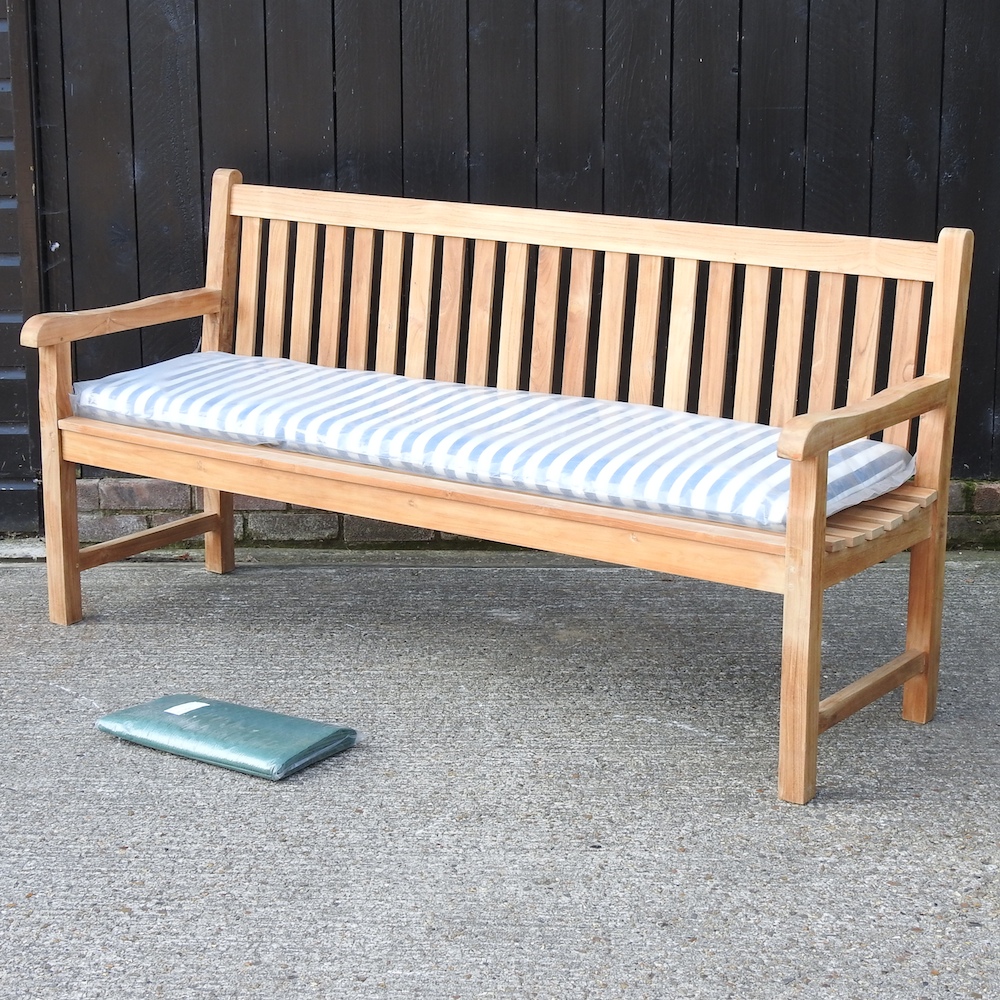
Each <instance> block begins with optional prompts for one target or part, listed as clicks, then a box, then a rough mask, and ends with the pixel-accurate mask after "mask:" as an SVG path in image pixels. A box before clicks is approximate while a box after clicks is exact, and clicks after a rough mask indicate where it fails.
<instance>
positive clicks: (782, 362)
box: [770, 267, 809, 427]
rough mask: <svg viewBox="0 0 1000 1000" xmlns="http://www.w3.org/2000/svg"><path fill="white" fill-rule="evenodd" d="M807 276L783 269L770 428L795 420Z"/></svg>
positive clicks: (793, 269) (804, 273)
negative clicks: (793, 418)
mask: <svg viewBox="0 0 1000 1000" xmlns="http://www.w3.org/2000/svg"><path fill="white" fill-rule="evenodd" d="M808 282H809V272H808V271H799V270H796V269H795V268H790V267H788V268H785V269H784V271H782V273H781V299H780V301H779V303H778V342H777V345H776V347H775V353H774V382H773V383H772V385H771V420H770V422H771V425H772V426H773V427H783V426H784V425H785V423H786V422H787V421H788V420H790V419H791V418H792V417H794V416H795V404H796V401H797V399H798V394H799V372H800V370H801V366H802V328H803V324H804V323H805V317H806V287H807V285H808Z"/></svg>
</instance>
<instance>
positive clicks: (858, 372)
mask: <svg viewBox="0 0 1000 1000" xmlns="http://www.w3.org/2000/svg"><path fill="white" fill-rule="evenodd" d="M971 255H972V234H971V233H970V232H968V231H965V230H954V229H950V230H945V231H943V232H942V233H941V236H940V239H939V240H938V242H937V243H918V242H904V241H896V240H886V239H876V238H865V237H857V236H838V235H826V234H816V233H804V232H784V231H770V230H762V229H749V228H740V227H729V226H719V225H702V224H691V223H678V222H669V221H660V220H652V219H638V218H618V217H611V216H594V215H584V214H576V213H566V212H552V211H543V210H533V209H514V208H501V207H496V206H486V205H467V204H446V203H434V202H428V201H418V200H411V199H398V198H386V197H376V196H367V195H355V194H341V193H334V192H317V191H304V190H291V189H279V188H270V187H264V186H256V185H250V184H244V183H242V178H241V176H240V174H239V173H238V172H237V171H233V170H221V171H218V172H217V173H216V175H215V178H214V182H213V190H212V205H211V215H210V226H209V238H208V256H207V276H206V282H205V287H204V288H199V289H194V290H191V291H182V292H177V293H174V294H167V295H159V296H155V297H152V298H147V299H144V300H142V301H139V302H135V303H130V304H127V305H118V306H112V307H109V308H106V309H93V310H88V311H82V312H75V313H62V314H55V313H52V314H44V315H38V316H35V317H33V318H32V319H30V320H29V321H28V322H27V323H26V324H25V326H24V330H23V335H22V343H23V344H25V345H28V346H31V347H35V348H37V349H38V351H39V364H40V413H41V429H42V447H43V481H44V504H45V529H46V545H47V557H48V579H49V600H50V616H51V618H52V620H53V621H54V622H58V623H64V624H68V623H71V622H75V621H78V620H79V619H80V618H81V617H82V610H81V592H80V573H81V571H82V570H85V569H89V568H91V567H94V566H97V565H100V564H102V563H105V562H108V561H111V560H117V559H122V558H125V557H127V556H129V555H133V554H135V553H138V552H141V551H144V550H147V549H150V548H154V547H157V546H162V545H164V544H167V543H172V542H176V541H179V540H181V539H184V538H188V537H191V536H193V535H198V534H202V533H203V534H204V535H205V549H206V552H205V557H206V563H207V568H208V569H209V570H211V571H213V572H217V573H224V572H227V571H229V570H231V569H232V568H233V565H234V551H233V524H232V516H233V506H232V496H233V494H249V495H253V496H259V497H264V498H269V499H273V500H280V501H285V502H290V503H295V504H300V505H305V506H310V507H317V508H322V509H326V510H332V511H340V512H347V513H354V514H360V515H364V516H367V517H372V518H379V519H382V520H387V521H395V522H398V523H404V524H408V525H415V526H420V527H424V528H433V529H441V530H446V531H449V532H455V533H458V534H460V535H467V536H475V537H479V538H483V539H490V540H495V541H500V542H507V543H513V544H515V545H520V546H529V547H534V548H540V549H545V550H549V551H553V552H560V553H567V554H571V555H577V556H584V557H590V558H594V559H599V560H606V561H609V562H614V563H620V564H625V565H630V566H636V567H643V568H647V569H653V570H659V571H663V572H666V573H676V574H680V575H683V576H690V577H696V578H701V579H706V580H712V581H718V582H723V583H729V584H735V585H737V586H742V587H750V588H756V589H760V590H764V591H771V592H774V593H779V594H782V595H784V618H783V640H782V662H781V704H780V737H779V774H778V784H779V794H780V796H781V798H783V799H785V800H788V801H792V802H801V803H804V802H808V801H809V800H810V799H811V798H812V797H813V795H814V794H815V788H816V751H817V738H818V736H819V734H820V733H821V732H822V731H824V730H826V729H828V728H829V727H831V726H833V725H835V724H836V723H837V722H840V721H841V720H842V719H844V718H846V717H847V716H849V715H851V714H852V713H854V712H856V711H857V710H858V709H860V708H862V707H863V706H865V705H867V704H869V703H870V702H872V701H874V700H875V699H877V698H879V697H881V696H882V695H884V694H886V693H887V692H889V691H891V690H893V689H895V688H897V687H899V686H902V687H903V717H904V718H905V719H908V720H912V721H915V722H926V721H928V720H929V719H930V718H931V717H932V715H933V713H934V708H935V699H936V690H937V673H938V658H939V648H940V625H941V609H942V586H943V572H944V570H943V560H944V546H945V527H946V509H947V504H946V496H947V484H948V479H949V471H950V461H951V453H952V437H953V433H954V423H955V403H956V393H957V388H958V377H959V366H960V355H961V346H962V339H963V332H964V324H965V312H966V300H967V296H968V282H969V273H970V267H971ZM194 317H203V336H202V345H201V347H202V350H203V351H206V352H229V353H230V354H233V353H234V354H235V355H240V356H254V355H256V356H262V357H264V358H281V357H284V358H289V359H292V360H294V361H299V362H308V363H310V364H311V365H314V366H325V369H324V370H329V369H332V368H334V367H339V368H342V369H349V370H354V371H355V372H357V371H363V370H370V371H375V372H388V373H395V374H396V375H400V376H404V377H406V378H407V379H431V380H435V381H434V383H433V384H434V385H435V386H438V385H439V383H441V382H448V383H457V382H464V383H466V384H468V385H471V386H495V387H499V388H501V389H526V390H528V391H529V393H539V392H540V393H558V394H561V396H562V397H585V396H589V397H594V398H595V399H597V400H615V401H623V402H624V403H627V404H629V405H632V406H634V407H635V408H636V410H635V412H637V413H638V412H640V411H641V412H642V413H644V414H646V413H649V412H651V406H650V404H652V406H655V407H665V408H667V409H669V410H676V411H685V410H687V411H691V412H693V413H698V414H704V415H708V416H712V417H725V418H733V419H734V420H737V421H745V422H750V423H757V424H762V425H768V426H770V427H773V428H778V429H780V433H779V436H778V437H777V452H778V455H779V456H780V457H781V458H782V459H787V460H789V462H788V467H789V468H790V486H789V492H788V505H787V523H786V526H785V528H784V530H773V528H766V527H754V526H748V525H747V524H742V523H725V522H724V521H719V520H713V519H708V518H700V517H692V516H681V515H675V514H670V513H662V512H655V511H649V510H642V509H628V508H623V507H615V506H607V505H602V504H599V503H593V502H590V501H588V500H587V499H578V498H567V497H564V496H553V495H540V494H538V493H531V492H522V491H519V490H516V489H513V490H512V489H507V488H504V487H503V486H497V485H490V484H483V483H470V482H462V481H455V480H449V479H442V478H439V477H435V476H432V475H428V474H424V473H423V472H420V471H413V470H412V469H411V470H401V469H398V468H396V469H394V468H385V467H373V466H367V465H363V464H359V463H358V462H355V461H345V460H343V459H337V458H330V457H322V456H317V455H312V454H302V453H298V452H294V451H289V450H284V449H280V448H271V447H260V446H259V445H254V444H247V443H241V442H239V441H233V440H224V439H219V438H212V437H204V436H194V435H191V434H188V433H182V432H178V431H177V430H165V429H156V428H150V427H149V426H129V425H126V424H122V423H117V422H112V421H109V420H101V419H95V418H93V417H87V416H80V415H75V414H74V409H73V399H72V394H73V391H74V387H73V384H72V375H71V348H72V344H73V343H74V342H75V341H80V340H83V339H85V338H89V337H97V336H101V335H103V334H106V333H113V332H116V331H121V330H128V329H135V328H138V327H142V326H150V325H153V324H158V323H165V322H169V321H174V320H179V319H190V318H194ZM199 357H200V356H199ZM262 363H263V362H262ZM282 363H285V362H282ZM310 371H311V372H313V371H315V369H313V368H310ZM348 374H350V373H348ZM458 391H466V390H464V389H459V390H458ZM518 395H519V398H520V395H521V394H518ZM588 405H589V404H588ZM601 405H603V404H601ZM611 405H614V406H618V405H620V403H614V404H611ZM629 412H632V411H631V410H630V411H629ZM734 426H735V425H734ZM879 432H882V437H883V440H884V441H885V442H888V443H894V444H898V445H903V446H904V447H907V448H908V449H909V450H910V451H913V452H914V453H915V460H916V472H915V474H914V475H913V477H912V479H911V480H910V481H909V482H907V483H906V484H905V485H902V486H899V487H898V488H895V489H893V490H891V491H890V492H889V493H888V494H885V495H883V496H881V497H879V498H877V499H872V500H868V501H865V502H863V503H860V504H858V505H856V506H854V507H852V508H850V509H848V510H845V511H842V512H840V513H837V514H833V515H832V516H829V517H828V516H827V508H826V502H825V498H826V484H827V478H828V477H827V473H828V461H829V454H830V452H831V450H832V449H834V448H837V447H839V446H841V445H844V444H845V443H847V442H853V441H855V440H857V439H865V438H868V437H871V436H873V435H874V436H878V434H879ZM776 433H778V432H776ZM80 463H84V464H88V465H91V466H97V467H101V468H107V469H112V470H117V471H121V472H126V473H130V474H134V475H139V476H152V477H157V478H161V479H170V480H174V481H178V482H183V483H187V484H192V485H195V486H199V487H202V488H203V490H204V512H203V513H200V514H195V515H192V516H189V517H185V518H181V519H180V520H178V521H175V522H173V523H171V524H168V525H166V526H163V527H158V528H154V529H152V530H149V531H145V532H140V533H137V534H135V535H130V536H127V537H124V538H120V539H117V540H113V541H110V542H105V543H101V544H97V545H91V546H89V547H86V548H83V549H81V548H80V547H79V535H78V527H77V512H76V476H77V465H78V464H80ZM907 549H908V550H910V570H909V574H910V576H909V607H908V624H907V631H906V641H905V649H904V650H903V651H902V652H901V653H900V654H899V655H898V656H897V657H895V658H894V659H892V660H890V661H889V662H888V663H885V664H884V665H882V666H881V667H879V668H878V669H876V670H874V671H873V672H871V673H869V674H868V675H867V676H865V677H863V678H861V679H860V680H858V681H856V682H855V683H852V684H850V685H849V686H848V687H846V688H844V689H843V690H841V691H839V692H836V693H834V694H830V695H829V696H827V697H825V698H822V700H821V697H820V642H821V623H822V613H823V595H824V591H825V590H826V588H828V587H830V586H831V585H833V584H835V583H838V582H840V581H842V580H845V579H847V578H848V577H850V576H852V575H854V574H856V573H858V572H860V571H861V570H863V569H865V568H867V567H869V566H871V565H873V564H874V563H877V562H879V561H881V560H884V559H886V558H887V557H889V556H891V555H893V554H895V553H898V552H902V551H904V550H907Z"/></svg>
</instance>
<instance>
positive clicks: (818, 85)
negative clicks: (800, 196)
mask: <svg viewBox="0 0 1000 1000" xmlns="http://www.w3.org/2000/svg"><path fill="white" fill-rule="evenodd" d="M874 63H875V0H812V4H811V7H810V16H809V87H808V93H807V105H806V109H807V111H806V143H807V156H806V202H805V227H806V229H810V230H814V231H818V232H842V233H860V234H865V233H867V232H868V228H869V216H870V210H871V136H872V92H873V84H874V72H875V69H874Z"/></svg>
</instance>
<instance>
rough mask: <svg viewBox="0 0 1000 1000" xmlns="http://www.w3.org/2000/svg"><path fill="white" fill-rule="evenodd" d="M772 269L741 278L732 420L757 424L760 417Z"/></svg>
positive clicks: (751, 268) (757, 268) (750, 270)
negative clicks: (740, 310) (741, 289)
mask: <svg viewBox="0 0 1000 1000" xmlns="http://www.w3.org/2000/svg"><path fill="white" fill-rule="evenodd" d="M770 288H771V269H770V268H769V267H762V266H760V265H756V264H753V265H749V266H748V267H747V268H746V271H745V273H744V275H743V309H742V313H741V316H740V346H739V353H738V355H737V358H736V398H735V399H734V401H733V417H734V419H736V420H747V421H751V422H756V421H757V418H758V417H759V415H760V380H761V375H762V374H763V369H764V339H765V337H766V336H767V303H768V297H769V293H770Z"/></svg>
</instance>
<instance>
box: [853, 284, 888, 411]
mask: <svg viewBox="0 0 1000 1000" xmlns="http://www.w3.org/2000/svg"><path fill="white" fill-rule="evenodd" d="M884 290H885V281H884V280H883V279H882V278H873V277H870V276H868V275H862V276H861V277H860V278H858V300H857V305H856V306H855V310H854V337H853V340H852V342H851V369H850V374H849V375H848V378H847V402H848V404H850V403H858V402H860V401H861V400H863V399H867V398H868V397H869V396H870V395H871V394H872V393H873V392H874V391H875V365H876V363H877V362H878V341H879V331H880V329H881V326H882V297H883V294H884Z"/></svg>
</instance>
